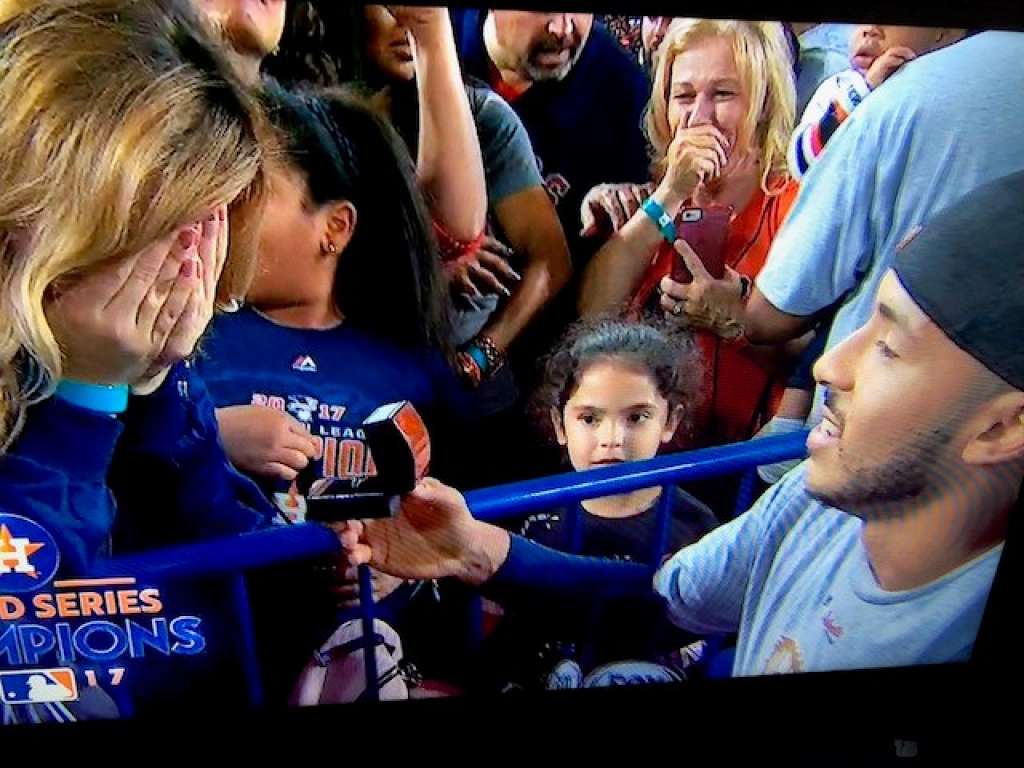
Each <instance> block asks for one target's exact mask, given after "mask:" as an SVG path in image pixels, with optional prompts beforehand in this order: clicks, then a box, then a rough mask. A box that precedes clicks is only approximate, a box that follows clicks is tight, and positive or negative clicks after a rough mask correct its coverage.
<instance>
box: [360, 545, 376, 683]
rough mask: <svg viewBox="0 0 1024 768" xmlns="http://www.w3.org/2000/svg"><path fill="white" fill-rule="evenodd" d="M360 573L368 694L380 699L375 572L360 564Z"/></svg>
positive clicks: (361, 613) (361, 614)
mask: <svg viewBox="0 0 1024 768" xmlns="http://www.w3.org/2000/svg"><path fill="white" fill-rule="evenodd" d="M358 573H359V613H360V616H361V619H362V623H363V640H364V641H365V642H366V646H365V647H364V649H363V651H364V654H365V656H364V658H365V659H366V696H367V698H368V699H369V700H370V701H379V700H380V688H379V687H378V685H377V683H378V682H379V680H380V677H379V675H378V674H377V643H376V642H375V641H376V638H375V637H374V635H375V634H376V632H375V630H374V626H373V614H374V610H373V608H374V605H373V574H372V573H371V572H370V566H368V565H360V566H359V569H358Z"/></svg>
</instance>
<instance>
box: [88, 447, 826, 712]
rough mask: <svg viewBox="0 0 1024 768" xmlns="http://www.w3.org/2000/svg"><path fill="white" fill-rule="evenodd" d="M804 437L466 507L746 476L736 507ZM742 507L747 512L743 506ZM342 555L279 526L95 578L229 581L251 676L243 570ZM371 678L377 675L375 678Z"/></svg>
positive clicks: (303, 532)
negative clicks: (762, 470)
mask: <svg viewBox="0 0 1024 768" xmlns="http://www.w3.org/2000/svg"><path fill="white" fill-rule="evenodd" d="M806 437H807V433H806V432H797V433H793V434H788V435H781V436H772V437H765V438H760V439H757V440H751V441H747V442H743V443H734V444H731V445H724V446H716V447H713V448H702V449H699V450H695V451H687V452H684V453H676V454H669V455H665V456H658V457H655V458H653V459H649V460H647V461H640V462H632V463H628V464H622V465H617V466H612V467H602V468H600V469H594V470H587V471H585V472H568V473H565V474H560V475H553V476H550V477H543V478H538V479H534V480H527V481H525V482H519V483H510V484H507V485H501V486H495V487H492V488H485V489H481V490H477V491H471V492H469V493H467V494H465V498H466V502H467V505H468V506H469V509H470V511H471V512H472V513H473V516H474V517H476V518H477V519H479V520H485V521H490V522H497V521H501V520H505V519H508V518H512V517H517V516H521V515H525V514H527V513H529V512H532V511H536V510H541V509H549V508H552V507H559V506H565V505H569V504H574V503H576V502H579V501H584V500H586V499H594V498H600V497H602V496H612V495H616V494H621V493H629V492H631V491H635V490H638V489H641V488H651V487H654V486H667V485H675V484H684V483H686V482H693V481H698V480H704V479H707V478H712V477H720V476H724V475H732V474H737V473H740V472H747V475H746V476H745V477H744V480H743V482H742V483H741V486H740V492H739V497H738V501H739V502H741V503H742V502H744V501H749V499H750V497H751V496H752V492H753V487H754V477H753V472H754V470H755V468H756V467H758V466H760V465H762V464H772V463H775V462H778V461H785V460H788V459H796V458H801V457H803V456H804V455H806V448H805V441H806ZM744 508H745V507H744ZM739 511H742V510H739ZM338 551H339V544H338V540H337V538H336V537H335V535H334V534H333V533H332V532H331V531H330V530H329V529H328V528H326V527H324V526H320V525H315V524H299V525H293V526H281V527H275V528H270V529H266V530H262V531H256V532H253V533H244V534H239V535H236V536H229V537H223V538H218V539H209V540H206V541H201V542H197V543H195V544H189V545H186V546H177V547H168V548H164V549H159V550H153V551H150V552H147V553H145V554H143V555H139V556H135V557H123V558H117V559H113V560H109V561H107V562H106V563H104V564H103V565H102V566H100V568H99V570H98V571H97V572H96V573H95V575H96V576H124V575H132V576H135V577H136V578H137V579H139V580H140V581H154V582H160V581H176V580H189V581H191V580H195V579H201V578H209V577H211V576H223V577H227V578H231V579H232V595H233V599H232V603H233V604H234V606H235V610H236V611H238V612H239V613H240V614H241V615H240V616H239V627H240V628H241V629H242V638H241V645H242V646H243V647H242V648H241V649H240V650H241V652H242V657H241V663H242V667H243V669H244V670H245V672H246V676H247V677H249V676H252V675H254V674H256V672H255V670H258V668H259V667H258V664H257V663H256V649H255V641H254V638H253V636H252V623H251V615H250V611H249V610H248V608H249V607H248V605H247V602H248V597H247V595H246V590H245V585H244V580H243V579H242V575H243V574H244V573H245V572H246V571H250V570H256V569H260V568H267V567H270V566H274V565H278V564H281V563H286V562H291V561H296V560H308V559H312V558H316V557H325V556H329V555H331V554H335V553H337V552H338ZM368 587H369V573H368V570H367V569H365V568H364V569H362V570H361V573H360V600H361V603H362V606H361V608H362V609H361V611H360V616H361V619H362V621H363V626H364V635H365V636H366V637H371V636H372V621H373V613H374V611H373V601H372V594H371V591H370V589H369V588H368ZM372 653H373V647H372V643H371V644H370V645H369V646H368V652H367V673H368V674H367V678H368V679H367V690H368V691H372V692H373V693H376V674H375V671H374V670H373V669H372V668H373V667H374V666H375V664H374V659H372V658H371V656H372ZM370 672H374V674H373V675H372V676H371V675H370ZM247 685H248V695H249V699H250V702H251V703H253V704H258V703H259V702H260V700H261V698H262V690H261V687H260V684H259V681H258V680H248V681H247Z"/></svg>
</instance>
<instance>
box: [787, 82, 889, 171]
mask: <svg viewBox="0 0 1024 768" xmlns="http://www.w3.org/2000/svg"><path fill="white" fill-rule="evenodd" d="M869 93H871V86H869V85H868V83H867V80H865V79H864V76H863V75H861V74H860V73H859V72H857V71H856V70H853V69H850V70H847V71H845V72H840V73H839V74H838V75H835V76H834V77H830V78H829V79H828V80H826V81H825V82H824V83H822V84H821V85H820V86H819V87H818V90H817V91H816V92H815V94H814V97H813V98H812V99H811V101H810V103H809V104H808V105H807V109H806V110H805V111H804V114H803V117H802V118H801V120H800V125H799V126H797V129H796V130H795V131H794V132H793V137H792V139H791V140H790V142H789V158H788V159H789V171H790V173H791V174H792V176H793V178H795V179H802V178H803V177H804V174H806V173H807V171H808V170H809V169H810V168H811V166H812V165H814V163H815V162H816V161H817V160H818V158H819V157H821V154H822V152H824V151H825V145H826V144H827V143H828V140H829V139H830V138H832V134H834V133H835V132H836V130H837V129H838V128H839V126H840V125H842V124H843V122H844V121H845V120H846V119H847V118H848V117H849V116H850V114H851V113H852V112H853V110H855V109H856V108H857V107H858V105H860V103H861V102H862V101H863V100H864V99H865V98H866V97H867V95H868V94H869Z"/></svg>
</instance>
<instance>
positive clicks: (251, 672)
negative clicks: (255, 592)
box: [228, 573, 263, 709]
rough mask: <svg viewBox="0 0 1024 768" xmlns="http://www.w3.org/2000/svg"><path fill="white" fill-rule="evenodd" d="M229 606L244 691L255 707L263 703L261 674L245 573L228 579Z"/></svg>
mask: <svg viewBox="0 0 1024 768" xmlns="http://www.w3.org/2000/svg"><path fill="white" fill-rule="evenodd" d="M228 590H229V594H230V595H231V607H232V609H233V611H234V614H235V619H236V625H235V626H236V629H237V630H238V641H239V644H240V646H241V648H240V651H241V654H240V657H241V665H242V673H243V674H244V675H245V687H246V693H247V695H248V698H249V705H250V706H251V707H252V708H253V709H256V708H258V707H261V706H262V705H263V676H262V674H261V673H260V664H259V657H258V656H257V653H256V633H255V632H254V631H253V623H252V610H251V608H250V605H249V590H248V588H247V587H246V585H245V574H244V573H237V574H235V575H234V576H231V577H230V578H229V579H228Z"/></svg>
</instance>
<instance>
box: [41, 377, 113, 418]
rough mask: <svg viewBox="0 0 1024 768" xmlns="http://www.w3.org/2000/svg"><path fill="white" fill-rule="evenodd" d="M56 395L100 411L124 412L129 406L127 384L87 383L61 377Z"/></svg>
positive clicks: (73, 403)
mask: <svg viewBox="0 0 1024 768" xmlns="http://www.w3.org/2000/svg"><path fill="white" fill-rule="evenodd" d="M56 395H57V397H59V398H60V399H61V400H64V401H65V402H68V403H71V404H72V405H77V406H79V407H80V408H86V409H88V410H90V411H97V412H98V413H110V414H113V413H124V412H125V410H127V408H128V385H127V384H87V383H86V382H84V381H74V380H72V379H61V380H60V382H59V383H58V384H57V391H56Z"/></svg>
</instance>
